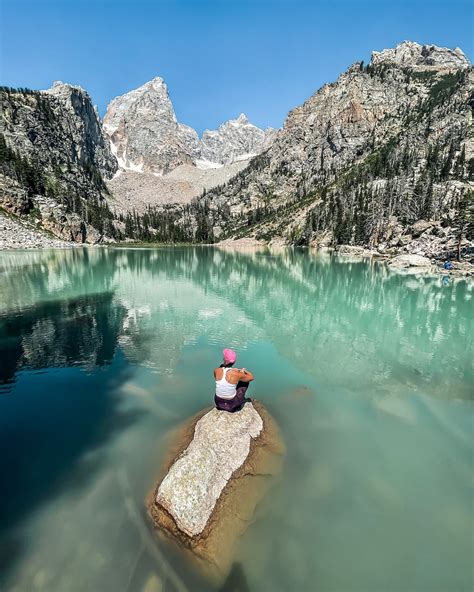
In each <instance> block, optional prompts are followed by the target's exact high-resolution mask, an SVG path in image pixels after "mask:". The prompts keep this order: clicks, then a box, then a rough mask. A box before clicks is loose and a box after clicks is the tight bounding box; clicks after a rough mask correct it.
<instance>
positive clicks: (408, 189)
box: [203, 42, 474, 256]
mask: <svg viewBox="0 0 474 592" xmlns="http://www.w3.org/2000/svg"><path fill="white" fill-rule="evenodd" d="M473 81H474V77H473V72H472V68H471V66H470V63H469V61H468V59H467V58H466V56H465V55H464V54H463V53H462V51H461V50H460V49H454V50H451V49H446V48H440V47H436V46H431V45H430V46H422V45H419V44H417V43H413V42H404V43H402V44H400V45H398V46H397V47H396V48H394V49H388V50H384V51H382V52H374V53H373V56H372V60H371V62H370V63H369V64H368V65H367V66H364V64H363V63H362V62H358V63H355V64H354V65H352V66H351V67H350V68H349V69H348V70H347V71H346V72H345V73H343V74H342V75H341V76H340V77H339V78H338V79H337V81H336V82H334V83H332V84H326V85H325V86H323V87H322V88H321V89H320V90H319V91H318V92H316V93H315V94H314V95H313V96H312V97H310V98H309V99H308V100H307V101H306V102H305V103H304V104H303V105H301V106H300V107H297V108H296V109H294V110H293V111H291V112H290V114H289V115H288V118H287V120H286V122H285V124H284V127H283V129H282V130H280V131H279V132H278V134H277V135H276V137H275V139H274V141H273V143H272V145H271V146H270V148H269V149H268V150H267V151H266V152H264V153H263V154H261V155H259V156H257V157H255V158H254V159H253V160H252V161H251V162H250V164H249V166H248V167H247V168H246V169H245V170H243V171H242V172H240V173H239V174H238V175H236V177H235V178H234V179H232V180H231V181H230V182H229V183H228V184H227V185H226V186H225V187H223V188H222V187H221V188H218V189H215V190H213V191H210V192H208V193H207V194H206V196H205V197H204V198H203V200H204V201H205V203H206V206H207V208H208V210H209V214H208V222H209V226H210V227H212V228H213V231H214V235H218V236H221V237H237V238H239V237H254V238H257V239H261V240H265V241H267V242H280V243H285V244H293V245H308V244H313V245H337V244H355V245H361V246H365V247H368V248H370V249H375V248H376V249H378V250H381V251H383V252H388V253H390V250H393V251H397V250H401V251H406V252H410V249H411V246H410V245H412V244H413V242H414V241H415V239H416V237H415V236H414V235H410V228H411V227H412V226H413V225H414V224H415V223H416V222H418V221H419V220H425V221H426V222H428V223H429V224H430V229H428V230H427V231H426V233H424V234H423V237H424V240H423V241H419V242H418V243H417V244H416V245H415V247H414V248H415V249H417V250H419V251H421V252H423V251H424V250H425V252H426V253H428V252H429V254H430V256H431V255H436V256H443V254H445V253H446V252H448V251H449V250H450V248H451V246H452V244H453V243H454V242H455V237H456V234H457V228H456V224H457V222H456V218H457V217H458V213H459V204H460V203H461V201H462V197H463V196H464V195H466V193H468V192H469V191H470V190H471V189H472V188H473V187H474V184H473V180H474V177H473V175H474V160H473V157H474V142H473V135H472V108H473V104H474V103H473V98H472V97H473ZM229 213H230V215H229ZM430 235H432V240H431V239H430V240H426V239H427V238H428V236H430ZM443 235H444V236H443ZM472 246H473V243H472V238H471V239H470V240H468V241H467V242H466V244H465V250H464V252H468V251H469V249H472Z"/></svg>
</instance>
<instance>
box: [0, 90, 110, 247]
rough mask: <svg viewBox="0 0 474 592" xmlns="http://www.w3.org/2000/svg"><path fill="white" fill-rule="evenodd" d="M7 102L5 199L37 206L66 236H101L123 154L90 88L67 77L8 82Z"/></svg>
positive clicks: (23, 208)
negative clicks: (20, 85)
mask: <svg viewBox="0 0 474 592" xmlns="http://www.w3.org/2000/svg"><path fill="white" fill-rule="evenodd" d="M0 110H1V112H2V117H1V119H0V143H1V159H0V207H2V208H4V209H5V210H7V211H9V212H10V213H13V214H16V215H28V214H31V213H33V215H34V216H35V217H36V221H37V222H38V224H39V226H40V227H43V228H44V229H47V230H49V231H51V232H53V233H54V234H56V235H57V236H59V237H60V238H63V239H66V240H74V241H76V240H77V241H79V242H96V241H97V235H96V231H95V230H93V226H94V223H95V221H97V222H100V220H98V216H95V215H94V214H95V213H97V212H98V211H99V210H100V211H102V210H104V209H105V208H106V201H105V198H106V196H107V195H108V192H107V188H106V186H105V182H104V179H107V178H109V177H112V176H113V174H114V173H115V171H116V170H117V161H116V159H115V157H114V156H113V154H112V153H111V151H110V146H109V142H108V139H107V138H106V137H105V136H104V135H103V133H102V125H101V122H100V119H99V117H98V114H97V112H96V110H95V109H94V107H93V105H92V102H91V100H90V98H89V96H88V95H87V93H86V92H85V91H84V90H82V89H81V88H80V87H76V86H71V85H68V84H63V83H61V82H57V83H55V84H54V86H53V88H51V89H50V90H48V91H44V92H39V91H28V90H23V89H20V90H15V89H5V88H3V89H2V90H0ZM47 204H49V205H48V206H47V207H46V205H47ZM43 213H46V217H45V219H44V220H43V218H42V214H43ZM43 222H45V223H44V224H43ZM89 230H90V232H89ZM99 234H101V231H99Z"/></svg>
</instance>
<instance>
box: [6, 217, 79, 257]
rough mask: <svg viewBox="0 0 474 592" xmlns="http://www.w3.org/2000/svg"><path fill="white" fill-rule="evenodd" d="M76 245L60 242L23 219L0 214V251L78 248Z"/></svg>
mask: <svg viewBox="0 0 474 592" xmlns="http://www.w3.org/2000/svg"><path fill="white" fill-rule="evenodd" d="M79 246H81V245H80V244H78V243H71V242H68V241H64V240H60V239H58V238H55V237H53V236H50V235H48V234H46V233H45V232H41V231H39V230H38V229H36V228H35V227H34V226H33V224H31V223H30V222H27V221H26V220H25V219H24V218H13V217H11V216H8V215H5V214H2V213H0V250H2V249H3V250H7V249H64V248H66V247H79Z"/></svg>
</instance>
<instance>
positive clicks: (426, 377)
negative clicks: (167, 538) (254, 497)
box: [0, 248, 474, 592]
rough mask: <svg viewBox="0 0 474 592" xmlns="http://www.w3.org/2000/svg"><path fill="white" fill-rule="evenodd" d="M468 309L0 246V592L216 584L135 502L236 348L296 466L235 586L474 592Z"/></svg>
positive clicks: (358, 290) (246, 548) (159, 260)
mask: <svg viewBox="0 0 474 592" xmlns="http://www.w3.org/2000/svg"><path fill="white" fill-rule="evenodd" d="M473 294H474V286H473V284H469V283H467V282H464V281H459V282H456V283H452V282H451V283H449V284H447V285H445V283H443V280H442V278H441V277H424V278H423V277H422V278H418V277H415V276H403V275H397V274H395V273H392V272H390V271H389V270H388V269H387V268H386V267H385V266H384V265H382V264H377V263H366V262H357V261H351V260H350V259H338V258H336V257H331V256H329V255H322V254H315V253H312V252H309V251H307V250H286V251H283V252H278V253H277V252H273V253H272V252H269V251H257V252H229V251H223V250H218V249H212V248H175V249H171V248H170V249H156V250H153V249H150V250H135V249H117V250H112V249H105V248H104V249H84V250H82V249H74V250H65V251H42V252H2V253H0V449H1V455H0V475H1V504H0V590H2V592H4V591H10V590H11V591H18V592H20V591H28V592H29V591H32V590H45V591H47V592H55V591H57V592H68V591H78V592H82V591H93V592H96V591H97V592H102V591H108V590H111V591H112V590H113V591H114V592H121V591H123V592H135V591H139V592H142V591H143V592H159V591H166V592H170V591H174V590H176V591H185V590H190V591H192V592H194V591H199V590H209V589H210V588H209V586H208V585H207V584H206V583H205V582H202V581H200V580H199V579H197V578H195V577H194V576H193V574H192V573H191V572H190V571H189V569H188V567H187V566H186V565H185V564H183V563H182V561H181V559H180V557H179V556H176V555H175V554H174V553H173V551H172V550H170V549H169V548H168V547H167V546H166V545H162V544H160V545H159V544H157V543H156V541H155V539H154V538H153V536H152V535H151V532H150V528H149V524H148V521H147V519H146V514H145V509H144V499H145V497H146V495H147V493H148V492H149V490H150V488H151V487H152V486H153V484H154V478H155V475H156V474H157V472H158V471H159V468H160V464H161V462H162V459H163V457H164V455H165V452H166V447H167V443H168V438H169V434H170V432H171V431H172V430H173V429H174V428H175V427H176V426H177V425H179V424H180V423H181V422H182V421H184V420H185V419H187V418H188V417H189V416H191V415H192V414H194V413H195V412H197V411H198V410H200V409H201V408H203V407H204V406H206V405H209V404H212V396H213V382H212V368H213V367H214V366H216V365H218V364H219V363H220V357H221V351H222V348H223V347H224V346H226V347H233V348H234V349H236V350H237V352H238V365H240V366H245V367H247V368H249V369H251V370H252V371H253V372H254V374H255V375H256V381H255V383H253V385H252V386H251V391H252V392H251V393H250V392H249V394H251V396H254V397H257V398H259V399H261V400H262V401H263V402H264V404H265V405H266V406H267V408H268V409H269V410H270V412H271V413H272V415H273V416H274V417H275V419H276V420H277V422H278V423H279V425H280V427H281V430H282V433H283V436H284V438H285V441H286V445H287V448H288V453H287V457H286V462H285V468H284V472H283V475H282V478H281V481H280V482H279V483H278V484H277V485H276V486H275V487H274V489H273V490H272V491H271V493H270V495H269V496H268V497H267V498H266V499H265V500H264V501H263V502H262V503H261V505H260V506H259V507H258V511H257V515H256V519H255V522H254V523H253V524H252V525H251V526H250V528H249V529H248V530H247V532H246V534H245V535H244V536H243V537H242V538H241V540H240V541H239V544H238V548H237V549H236V553H235V564H234V569H233V571H232V573H231V576H230V578H229V581H228V582H227V583H226V584H225V586H224V588H223V590H227V591H229V592H231V591H236V590H241V591H245V590H248V591H250V592H260V591H262V592H266V591H269V592H270V591H272V592H273V591H275V592H278V591H285V592H286V591H299V590H301V591H306V590H308V591H334V592H343V591H356V590H357V591H361V592H367V591H374V592H375V591H376V592H384V591H394V592H395V591H397V592H400V591H420V592H422V591H423V592H427V591H430V592H431V591H435V590H439V591H445V592H446V591H450V592H451V591H461V590H471V589H472V587H473V572H472V566H471V559H472V555H473V534H474V523H473V514H472V508H473V472H472V471H473V385H474V366H473V360H474V346H473V334H474V321H473V318H474V315H473V312H474V300H473ZM243 503H245V500H243Z"/></svg>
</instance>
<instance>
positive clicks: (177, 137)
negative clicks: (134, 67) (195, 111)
mask: <svg viewBox="0 0 474 592" xmlns="http://www.w3.org/2000/svg"><path fill="white" fill-rule="evenodd" d="M104 129H105V131H106V133H107V134H108V135H109V137H110V141H111V146H112V150H113V151H114V153H115V154H116V156H117V159H118V162H119V164H120V167H121V168H122V169H125V170H131V171H135V172H152V173H155V174H159V175H163V174H166V173H169V172H170V171H172V170H173V169H175V168H177V167H178V166H180V165H183V164H184V165H192V166H198V167H199V168H209V167H210V168H212V167H218V166H221V165H225V164H231V163H233V162H235V161H238V160H243V159H248V158H250V157H252V156H255V155H256V154H259V153H260V152H262V150H264V149H265V148H266V147H267V146H268V145H269V143H270V142H271V138H272V137H273V130H267V131H266V132H265V131H263V130H261V129H260V128H258V127H256V126H254V125H252V124H251V123H250V122H249V121H248V119H247V118H246V117H245V115H243V114H242V115H240V117H238V119H235V120H230V121H228V122H226V123H224V124H222V125H221V126H220V127H219V129H218V130H217V131H210V130H206V131H205V132H204V134H203V137H202V139H201V140H200V139H199V137H198V134H197V133H196V131H195V130H194V129H193V128H191V127H189V126H187V125H184V124H182V123H179V122H178V120H177V118H176V114H175V112H174V108H173V105H172V103H171V100H170V98H169V94H168V88H167V86H166V84H165V82H164V80H163V79H162V78H154V79H153V80H151V81H150V82H147V83H146V84H144V85H143V86H141V87H140V88H137V89H135V90H132V91H130V92H128V93H126V94H124V95H122V96H120V97H117V98H116V99H114V100H113V101H112V102H111V103H110V104H109V106H108V109H107V113H106V115H105V117H104Z"/></svg>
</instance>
